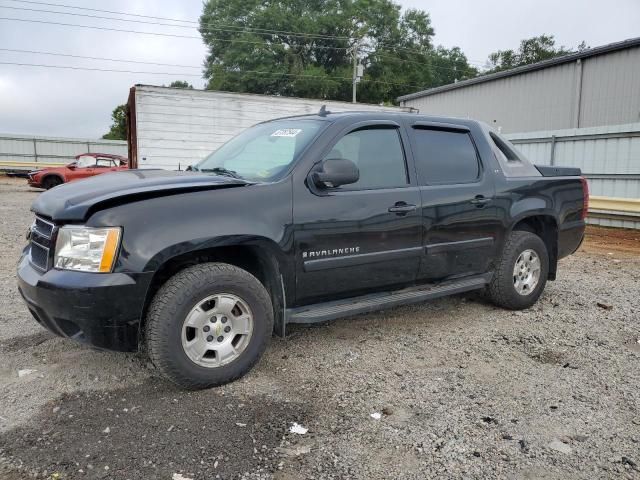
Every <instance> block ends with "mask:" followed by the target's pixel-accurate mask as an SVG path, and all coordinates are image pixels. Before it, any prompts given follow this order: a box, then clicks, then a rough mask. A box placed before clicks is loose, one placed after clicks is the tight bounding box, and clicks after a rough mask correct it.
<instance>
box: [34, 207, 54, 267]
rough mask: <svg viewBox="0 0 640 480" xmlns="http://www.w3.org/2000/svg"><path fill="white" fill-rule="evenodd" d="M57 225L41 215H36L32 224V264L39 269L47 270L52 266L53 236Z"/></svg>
mask: <svg viewBox="0 0 640 480" xmlns="http://www.w3.org/2000/svg"><path fill="white" fill-rule="evenodd" d="M54 233H55V225H54V224H53V223H51V222H49V221H47V220H45V219H43V218H41V217H36V220H35V222H33V225H32V226H31V235H30V239H31V248H30V254H29V256H30V261H31V265H33V266H34V267H36V268H38V269H39V270H43V271H45V272H46V271H47V270H49V268H51V261H52V251H51V250H52V247H53V237H54Z"/></svg>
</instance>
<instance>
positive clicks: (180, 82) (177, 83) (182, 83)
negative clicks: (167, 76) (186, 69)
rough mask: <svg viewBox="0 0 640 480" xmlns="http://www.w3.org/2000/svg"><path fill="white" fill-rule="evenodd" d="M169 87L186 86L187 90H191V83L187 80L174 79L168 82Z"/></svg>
mask: <svg viewBox="0 0 640 480" xmlns="http://www.w3.org/2000/svg"><path fill="white" fill-rule="evenodd" d="M169 88H187V89H189V90H193V85H191V84H190V83H189V82H185V81H184V80H174V81H173V82H171V83H170V84H169Z"/></svg>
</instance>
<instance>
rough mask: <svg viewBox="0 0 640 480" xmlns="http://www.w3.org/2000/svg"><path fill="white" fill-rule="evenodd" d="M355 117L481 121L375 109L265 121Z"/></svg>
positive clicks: (466, 124) (358, 118)
mask: <svg viewBox="0 0 640 480" xmlns="http://www.w3.org/2000/svg"><path fill="white" fill-rule="evenodd" d="M349 118H351V119H357V120H359V121H367V120H395V121H407V120H408V121H423V122H437V123H450V124H454V125H464V126H471V125H479V124H482V122H479V121H478V120H471V119H469V118H459V117H442V116H435V115H421V114H418V113H409V112H383V111H380V112H376V111H357V110H354V111H348V112H330V111H326V112H324V113H312V114H307V115H292V116H287V117H280V118H274V119H273V120H267V121H266V122H262V123H267V122H273V121H277V120H283V119H287V120H291V119H300V120H305V119H308V120H322V121H328V122H336V121H339V120H345V119H349Z"/></svg>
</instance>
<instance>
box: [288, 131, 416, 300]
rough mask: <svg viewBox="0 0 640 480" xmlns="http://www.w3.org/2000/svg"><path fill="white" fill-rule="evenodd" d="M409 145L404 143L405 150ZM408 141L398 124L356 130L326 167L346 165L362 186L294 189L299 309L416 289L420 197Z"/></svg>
mask: <svg viewBox="0 0 640 480" xmlns="http://www.w3.org/2000/svg"><path fill="white" fill-rule="evenodd" d="M403 139H404V142H403ZM405 143H406V136H405V134H404V133H403V132H402V131H401V129H400V126H399V125H397V124H394V123H393V122H385V123H373V122H366V125H360V126H359V127H352V128H351V129H349V130H347V131H346V132H343V134H342V135H341V136H339V137H338V139H337V141H335V142H334V144H333V146H330V147H328V148H327V150H329V151H328V153H327V154H326V155H324V159H329V158H346V159H349V160H351V161H352V162H354V163H355V164H356V165H357V166H358V169H359V171H360V179H359V180H358V182H357V183H355V184H351V185H343V186H342V187H338V188H327V189H317V188H315V186H314V185H312V183H311V182H309V181H307V185H306V188H304V189H295V192H296V194H295V195H296V197H295V198H294V201H293V209H294V211H293V218H294V224H295V225H296V228H295V233H294V241H295V254H296V304H297V305H305V304H309V303H315V302H321V301H324V300H330V299H336V298H338V297H349V296H354V295H357V294H359V293H368V292H371V291H373V290H384V289H391V288H394V287H398V286H404V285H407V284H411V283H413V282H414V281H415V278H416V274H417V271H418V265H419V263H420V256H421V250H422V246H421V217H420V213H419V205H420V192H419V189H418V187H417V186H416V185H415V178H413V177H414V176H413V175H410V172H409V170H408V169H407V161H406V157H405V151H404V144H405Z"/></svg>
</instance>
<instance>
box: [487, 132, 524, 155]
mask: <svg viewBox="0 0 640 480" xmlns="http://www.w3.org/2000/svg"><path fill="white" fill-rule="evenodd" d="M489 136H491V140H493V143H494V145H495V146H496V147H497V149H498V151H497V152H496V155H497V156H498V157H502V158H501V160H503V161H504V160H506V161H508V162H519V161H520V158H519V157H518V154H517V153H516V152H514V151H513V149H512V148H511V147H509V145H507V144H506V143H505V142H503V141H502V139H501V138H500V137H498V136H497V135H496V134H494V133H493V132H492V133H490V134H489Z"/></svg>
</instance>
